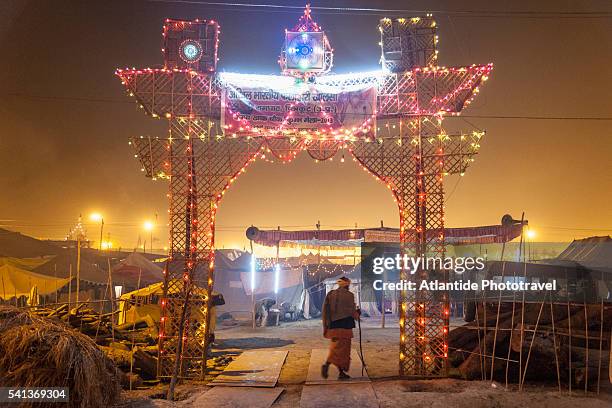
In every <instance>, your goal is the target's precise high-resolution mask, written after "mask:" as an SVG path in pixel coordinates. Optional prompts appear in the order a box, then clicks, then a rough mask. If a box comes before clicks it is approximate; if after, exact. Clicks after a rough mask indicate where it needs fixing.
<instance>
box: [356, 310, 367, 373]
mask: <svg viewBox="0 0 612 408" xmlns="http://www.w3.org/2000/svg"><path fill="white" fill-rule="evenodd" d="M359 313H360V314H359V319H357V327H359V359H360V360H361V376H362V377H363V370H365V368H366V363H365V360H364V358H363V347H362V345H361V308H359Z"/></svg>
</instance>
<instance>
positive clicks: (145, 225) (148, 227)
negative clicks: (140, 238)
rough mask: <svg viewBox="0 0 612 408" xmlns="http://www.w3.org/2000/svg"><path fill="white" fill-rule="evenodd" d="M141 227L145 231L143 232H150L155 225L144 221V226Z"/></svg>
mask: <svg viewBox="0 0 612 408" xmlns="http://www.w3.org/2000/svg"><path fill="white" fill-rule="evenodd" d="M142 227H143V228H144V229H145V231H151V230H153V228H154V227H155V224H153V222H151V221H145V222H144V224H142Z"/></svg>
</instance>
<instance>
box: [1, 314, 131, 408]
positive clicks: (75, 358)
mask: <svg viewBox="0 0 612 408" xmlns="http://www.w3.org/2000/svg"><path fill="white" fill-rule="evenodd" d="M119 378H120V377H119V372H118V371H117V369H116V368H115V366H114V364H113V363H112V361H111V360H109V359H108V358H107V357H106V356H105V355H104V353H103V352H102V351H101V350H100V349H99V348H98V347H97V346H96V344H95V343H94V341H93V340H92V339H90V338H89V337H87V336H85V335H83V334H81V333H79V332H77V331H76V330H74V329H72V328H70V327H68V326H66V325H65V324H63V323H62V322H60V321H56V320H52V319H48V318H42V317H38V316H35V315H33V314H31V313H29V312H28V311H27V310H22V309H17V308H14V307H4V306H2V307H0V386H20V387H68V388H69V393H70V403H69V405H68V406H69V407H88V408H89V407H92V408H96V407H110V406H112V405H113V403H114V402H115V401H116V399H117V397H118V396H119V392H120V387H119ZM56 405H57V403H49V404H48V406H49V407H55V406H56ZM36 406H45V405H40V403H37V405H36Z"/></svg>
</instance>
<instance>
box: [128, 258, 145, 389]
mask: <svg viewBox="0 0 612 408" xmlns="http://www.w3.org/2000/svg"><path fill="white" fill-rule="evenodd" d="M141 277H142V268H138V285H137V289H136V293H138V291H139V290H140V278H141ZM137 304H138V301H136V302H135V304H134V313H132V318H133V319H134V324H133V325H132V348H131V358H130V380H129V381H130V391H132V376H133V375H134V343H135V342H136V340H135V336H136V335H135V333H134V331H135V330H136V305H137Z"/></svg>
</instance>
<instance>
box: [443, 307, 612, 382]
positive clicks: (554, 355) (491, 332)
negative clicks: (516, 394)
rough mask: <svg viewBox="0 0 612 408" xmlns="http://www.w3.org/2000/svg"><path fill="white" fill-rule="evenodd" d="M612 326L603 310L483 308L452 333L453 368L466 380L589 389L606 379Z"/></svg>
mask: <svg viewBox="0 0 612 408" xmlns="http://www.w3.org/2000/svg"><path fill="white" fill-rule="evenodd" d="M611 326H612V308H609V307H608V308H607V307H606V306H605V305H602V304H593V305H589V304H583V305H580V304H550V303H543V302H542V303H524V304H521V303H514V304H513V303H510V302H509V303H501V304H498V303H484V302H480V303H478V305H477V308H476V318H475V319H474V321H473V322H471V323H468V324H466V325H463V326H460V327H457V328H455V329H454V330H451V332H450V333H449V338H448V340H449V351H450V352H449V363H450V365H451V366H452V367H455V368H457V369H458V371H459V373H460V374H461V376H462V377H464V378H467V379H491V380H497V381H502V382H506V384H507V383H508V382H511V383H518V384H519V386H521V387H522V385H523V384H524V381H525V380H528V381H557V382H558V384H559V386H560V387H561V384H567V386H568V387H572V386H584V388H585V389H588V388H591V387H595V386H597V385H598V384H599V381H601V379H602V378H607V375H605V374H604V373H607V368H608V366H609V363H610V357H609V356H610V329H611Z"/></svg>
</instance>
